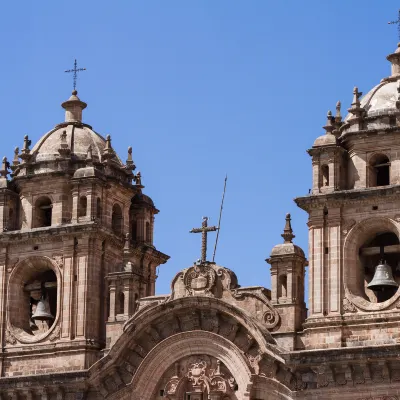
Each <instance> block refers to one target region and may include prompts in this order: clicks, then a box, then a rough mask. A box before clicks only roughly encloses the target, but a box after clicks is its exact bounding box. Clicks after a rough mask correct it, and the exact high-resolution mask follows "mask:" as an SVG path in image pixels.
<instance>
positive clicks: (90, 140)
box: [30, 90, 123, 166]
mask: <svg viewBox="0 0 400 400" xmlns="http://www.w3.org/2000/svg"><path fill="white" fill-rule="evenodd" d="M62 107H63V108H64V109H65V122H63V123H62V124H59V125H57V126H56V127H55V128H54V129H53V130H51V131H50V132H48V133H46V134H45V135H44V136H42V138H41V139H39V141H38V142H37V143H36V144H35V146H34V147H33V148H32V150H31V159H30V161H31V162H42V161H54V160H57V159H60V158H61V154H62V153H63V152H65V151H66V152H68V154H71V156H72V158H73V159H74V160H86V158H87V154H88V150H89V149H91V155H92V157H93V161H102V155H103V151H104V149H107V151H106V152H108V153H110V154H111V157H110V155H109V154H108V158H112V159H113V160H114V161H116V162H117V163H118V164H119V165H120V166H123V163H122V162H121V160H120V159H119V158H118V156H117V155H116V154H115V153H114V152H113V151H112V150H111V149H110V142H109V143H108V146H107V139H105V138H104V137H103V136H101V135H99V134H98V133H97V132H95V131H94V130H92V128H91V127H90V126H89V125H86V124H83V123H82V122H81V121H82V111H83V110H84V109H85V108H86V107H87V104H86V103H84V102H83V101H81V100H80V99H79V97H78V92H77V91H76V90H74V91H73V92H72V95H71V97H70V98H69V99H68V100H67V101H65V102H64V103H62ZM60 148H61V149H62V150H61V151H60ZM60 153H61V154H60Z"/></svg>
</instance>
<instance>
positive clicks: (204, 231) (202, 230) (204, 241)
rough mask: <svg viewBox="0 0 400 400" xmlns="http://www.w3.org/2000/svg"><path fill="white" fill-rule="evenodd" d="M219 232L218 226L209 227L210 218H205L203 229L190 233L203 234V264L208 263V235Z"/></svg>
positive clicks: (193, 230)
mask: <svg viewBox="0 0 400 400" xmlns="http://www.w3.org/2000/svg"><path fill="white" fill-rule="evenodd" d="M216 230H218V228H217V227H216V226H208V217H203V222H202V224H201V228H193V229H192V230H191V231H190V233H201V262H202V263H204V262H206V261H207V233H208V232H214V231H216Z"/></svg>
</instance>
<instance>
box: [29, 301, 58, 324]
mask: <svg viewBox="0 0 400 400" xmlns="http://www.w3.org/2000/svg"><path fill="white" fill-rule="evenodd" d="M32 319H33V321H53V320H54V316H53V315H52V314H51V311H50V304H49V298H48V296H46V295H44V296H42V297H41V299H40V300H39V302H38V303H37V306H36V310H35V313H34V314H33V315H32Z"/></svg>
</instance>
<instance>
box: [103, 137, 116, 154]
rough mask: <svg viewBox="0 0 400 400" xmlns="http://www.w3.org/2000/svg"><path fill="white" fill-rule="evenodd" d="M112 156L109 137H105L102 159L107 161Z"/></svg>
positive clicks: (112, 151)
mask: <svg viewBox="0 0 400 400" xmlns="http://www.w3.org/2000/svg"><path fill="white" fill-rule="evenodd" d="M113 156H114V150H113V148H112V146H111V136H110V135H107V136H106V145H105V147H104V150H103V159H105V160H108V159H109V158H111V157H113Z"/></svg>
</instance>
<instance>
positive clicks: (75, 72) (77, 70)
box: [64, 59, 86, 90]
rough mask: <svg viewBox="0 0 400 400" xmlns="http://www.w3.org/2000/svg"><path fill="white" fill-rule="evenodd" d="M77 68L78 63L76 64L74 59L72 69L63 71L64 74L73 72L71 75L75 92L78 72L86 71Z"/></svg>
mask: <svg viewBox="0 0 400 400" xmlns="http://www.w3.org/2000/svg"><path fill="white" fill-rule="evenodd" d="M77 67H78V63H77V62H76V59H75V62H74V69H67V70H66V71H64V72H73V73H74V74H73V75H72V76H73V79H74V90H76V80H77V79H78V72H81V71H86V68H77Z"/></svg>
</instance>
